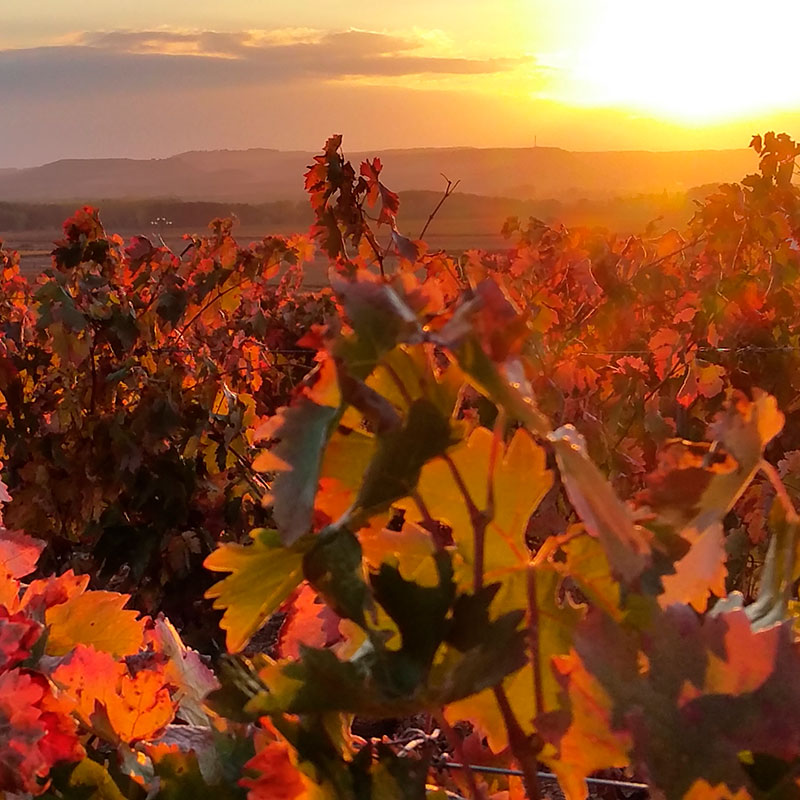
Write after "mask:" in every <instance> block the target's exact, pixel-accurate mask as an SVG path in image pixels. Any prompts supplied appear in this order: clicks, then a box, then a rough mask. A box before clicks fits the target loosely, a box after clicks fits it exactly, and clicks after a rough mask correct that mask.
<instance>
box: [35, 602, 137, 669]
mask: <svg viewBox="0 0 800 800" xmlns="http://www.w3.org/2000/svg"><path fill="white" fill-rule="evenodd" d="M129 599H130V597H129V596H128V595H125V594H118V593H117V592H105V591H90V592H85V593H83V594H76V595H73V596H72V597H70V598H69V599H68V600H67V601H66V602H65V603H61V604H59V605H55V606H51V607H50V608H48V609H47V610H46V611H45V615H44V619H45V624H46V625H47V627H48V636H47V644H46V652H47V653H48V655H52V656H63V655H66V654H67V653H69V652H70V651H71V650H72V649H73V648H74V647H75V646H76V645H79V644H81V645H91V646H92V647H94V648H95V649H96V650H102V651H104V652H107V653H111V654H112V655H114V656H117V657H119V656H125V655H130V654H132V653H136V652H138V650H139V647H140V645H141V643H142V637H143V635H144V621H143V620H140V619H139V612H138V611H133V610H125V609H124V608H123V606H125V604H126V603H127V602H128V600H129Z"/></svg>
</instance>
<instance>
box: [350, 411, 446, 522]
mask: <svg viewBox="0 0 800 800" xmlns="http://www.w3.org/2000/svg"><path fill="white" fill-rule="evenodd" d="M452 443H453V440H452V432H451V429H450V423H449V420H448V419H447V418H446V417H444V416H443V415H442V413H441V411H439V409H438V408H436V406H435V405H433V403H431V402H430V401H428V400H425V399H419V400H415V401H414V402H413V403H412V404H411V406H410V408H409V411H408V416H407V417H406V419H405V420H404V421H403V425H402V427H401V428H398V429H395V430H390V431H387V432H386V433H383V434H382V435H381V436H379V437H378V445H377V449H376V452H375V456H374V457H373V459H372V462H371V463H370V465H369V467H368V469H367V472H366V474H365V475H364V482H363V484H362V485H361V490H360V492H359V494H358V497H357V498H356V508H358V509H361V510H362V511H363V512H364V513H366V514H370V515H371V514H375V513H377V512H378V511H382V510H384V509H386V508H388V507H389V506H390V505H391V504H392V503H393V502H394V501H395V500H399V499H400V498H401V497H406V496H407V495H408V494H409V493H410V492H411V491H412V490H413V489H414V487H415V486H416V485H417V482H418V481H419V476H420V472H421V470H422V467H423V466H424V465H425V464H426V463H427V462H428V461H430V460H431V459H432V458H435V457H436V456H438V455H441V454H442V453H444V451H445V450H446V449H447V448H448V447H449V446H450V445H451V444H452Z"/></svg>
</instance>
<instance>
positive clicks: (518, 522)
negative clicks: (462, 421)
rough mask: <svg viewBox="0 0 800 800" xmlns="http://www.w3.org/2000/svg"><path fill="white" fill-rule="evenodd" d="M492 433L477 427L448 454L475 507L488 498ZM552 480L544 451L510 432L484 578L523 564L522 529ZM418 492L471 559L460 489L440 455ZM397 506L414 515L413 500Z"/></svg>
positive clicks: (498, 476) (497, 474)
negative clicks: (462, 442)
mask: <svg viewBox="0 0 800 800" xmlns="http://www.w3.org/2000/svg"><path fill="white" fill-rule="evenodd" d="M492 439H493V434H492V432H491V431H489V430H487V429H486V428H476V429H475V431H473V433H472V435H471V436H470V437H469V440H468V441H467V442H466V443H464V444H461V445H460V446H458V447H456V448H454V449H453V450H452V451H451V452H450V458H451V460H452V462H453V464H454V465H455V468H456V470H457V472H458V474H459V476H460V477H461V481H462V482H463V484H464V486H465V487H466V489H467V492H468V493H469V495H470V497H471V498H472V501H473V503H474V504H475V505H476V506H477V508H478V510H479V511H483V510H485V509H486V507H487V504H488V500H489V493H488V489H489V465H490V460H491V451H492V447H493V442H492ZM552 483H553V475H552V473H551V472H550V470H548V469H546V467H545V453H544V450H543V449H542V448H541V447H539V445H537V444H536V443H535V442H534V441H533V440H532V439H531V437H530V436H528V435H527V434H526V433H524V432H523V431H521V430H519V431H517V432H516V433H515V434H514V437H513V438H512V440H511V442H510V443H509V445H508V447H507V449H506V450H505V453H504V454H503V455H502V458H500V457H498V459H497V463H496V465H495V470H494V514H493V517H492V520H491V522H490V523H489V525H488V527H487V531H486V536H485V541H484V574H485V576H486V580H487V582H490V581H491V578H492V577H493V573H497V574H496V575H495V576H494V577H500V575H501V573H503V571H505V570H508V569H509V568H516V567H518V566H519V565H520V564H527V562H528V559H529V557H530V553H529V552H528V548H527V545H526V544H525V530H526V528H527V525H528V520H529V519H530V517H531V514H533V512H534V511H535V510H536V508H537V507H538V505H539V503H540V502H541V501H542V498H543V497H544V496H545V494H547V492H548V491H549V489H550V487H551V485H552ZM418 491H419V494H420V496H421V497H422V500H423V502H424V503H425V506H426V507H427V509H428V511H429V512H430V514H431V516H433V517H434V518H435V519H437V520H439V521H441V522H444V523H446V524H447V525H449V526H450V527H451V528H452V531H453V541H454V542H455V544H456V547H457V548H458V550H459V553H460V554H461V556H462V557H463V559H464V561H465V562H466V563H467V564H469V565H472V564H474V560H475V546H474V531H473V527H472V522H471V520H470V516H469V511H468V509H467V506H466V504H465V502H464V498H463V495H462V493H461V489H460V488H459V485H458V483H457V481H456V479H455V477H454V476H453V473H452V471H451V470H450V467H449V465H448V464H447V463H446V462H445V461H444V460H442V459H436V460H434V461H432V462H429V463H428V464H426V465H425V466H424V467H423V469H422V474H421V476H420V480H419V484H418ZM398 505H401V506H403V507H404V508H406V509H409V510H410V511H413V512H415V513H416V506H415V504H414V503H413V502H412V501H403V502H402V503H399V504H398Z"/></svg>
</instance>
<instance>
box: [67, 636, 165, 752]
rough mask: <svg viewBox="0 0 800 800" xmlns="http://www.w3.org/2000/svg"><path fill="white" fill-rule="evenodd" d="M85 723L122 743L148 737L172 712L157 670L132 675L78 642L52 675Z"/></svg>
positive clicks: (105, 655)
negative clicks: (109, 730) (98, 728)
mask: <svg viewBox="0 0 800 800" xmlns="http://www.w3.org/2000/svg"><path fill="white" fill-rule="evenodd" d="M52 678H53V681H54V682H55V683H56V685H58V686H60V687H61V688H62V689H63V690H64V695H65V696H66V697H67V698H69V700H70V701H71V702H72V703H73V704H74V706H75V711H76V712H77V713H78V715H79V716H80V717H81V719H82V720H83V721H84V722H85V723H86V724H87V725H89V726H92V727H94V726H98V727H105V725H104V723H105V724H106V725H108V726H109V727H110V728H111V731H112V732H113V733H114V734H116V736H117V737H118V738H119V739H120V740H121V741H123V742H128V743H131V742H134V741H139V740H142V739H152V738H154V737H155V736H157V735H158V734H159V733H160V732H161V731H162V730H163V728H165V727H166V726H167V725H168V724H169V723H170V722H171V721H172V719H173V717H174V715H175V703H173V701H172V699H171V697H170V686H169V684H168V683H167V680H166V677H165V675H164V671H163V668H160V667H157V668H146V669H141V670H139V671H138V672H136V674H135V675H132V674H131V673H130V672H129V671H128V668H127V667H126V666H125V664H124V663H123V662H120V661H115V660H114V658H113V657H112V656H111V655H110V654H108V653H103V652H100V651H97V650H95V649H94V648H93V647H84V646H83V645H78V646H77V647H76V648H75V651H74V652H73V653H72V654H71V655H70V656H69V658H68V659H67V660H66V661H65V662H63V663H62V664H61V665H60V666H59V667H57V668H56V670H55V671H54V672H53V675H52Z"/></svg>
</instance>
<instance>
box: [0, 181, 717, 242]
mask: <svg viewBox="0 0 800 800" xmlns="http://www.w3.org/2000/svg"><path fill="white" fill-rule="evenodd" d="M713 189H714V187H713V186H705V187H698V188H697V189H692V190H690V191H689V192H687V193H667V192H664V193H662V194H647V195H634V196H629V197H602V198H583V199H577V200H569V201H565V200H556V199H545V200H523V199H515V198H508V197H487V196H483V195H474V194H466V193H460V192H456V193H455V194H453V195H452V196H451V197H449V198H448V201H447V203H445V204H444V206H443V207H442V208H441V210H440V211H439V212H438V214H437V222H438V223H441V222H446V221H451V222H452V221H459V220H463V221H474V220H480V221H482V227H483V228H484V229H491V230H496V231H499V230H500V228H501V227H502V224H503V221H504V220H505V219H507V218H508V217H517V218H519V219H527V218H529V217H535V218H537V219H541V220H543V221H545V222H547V223H548V224H555V223H559V222H561V223H564V224H565V225H567V226H578V225H580V226H586V227H606V228H613V229H615V230H617V231H630V232H634V231H639V230H642V229H643V228H644V227H645V226H646V225H647V224H648V223H649V222H650V221H652V220H655V219H658V218H661V219H662V226H663V225H678V224H679V223H680V222H681V221H682V220H684V219H685V218H686V215H687V212H688V213H689V215H691V209H692V207H693V203H694V200H695V199H700V198H702V197H705V196H706V195H707V194H709V193H710V192H711V191H712V190H713ZM440 196H441V195H440V194H439V193H437V192H432V191H410V192H403V193H401V198H402V213H401V215H400V218H399V221H400V225H401V227H403V225H404V223H408V228H409V230H408V233H409V235H416V231H415V230H414V228H415V227H416V222H417V221H419V220H425V219H427V216H428V214H429V213H430V212H431V210H432V209H433V208H434V206H435V205H436V203H437V202H438V200H439V198H440ZM82 204H83V203H82V202H79V201H68V202H67V201H62V202H57V203H31V202H0V234H3V233H5V234H7V233H10V232H14V231H40V230H54V231H55V230H58V229H59V228H60V227H61V223H62V221H63V220H64V219H65V218H67V217H68V216H70V215H71V214H72V213H73V212H74V210H75V208H76V206H79V205H82ZM91 204H92V205H94V206H97V207H99V208H100V210H101V214H102V218H103V222H104V224H106V225H107V226H108V227H109V228H111V229H116V230H120V231H126V232H131V231H136V232H138V233H146V232H147V231H149V230H151V229H152V228H153V225H152V224H151V223H152V222H153V221H154V220H157V219H159V218H161V219H167V220H169V221H170V222H171V223H172V226H173V230H175V231H178V230H181V231H189V230H193V231H199V230H202V229H204V228H205V227H206V225H207V224H208V222H209V221H210V220H212V219H214V218H216V217H233V218H234V219H235V220H236V221H237V222H238V224H239V225H241V226H242V227H245V228H249V229H252V228H262V229H263V230H264V232H265V233H267V232H281V231H283V232H286V231H289V230H298V229H302V228H304V227H306V226H307V225H308V224H309V223H310V222H311V214H310V210H309V208H308V205H307V203H305V202H304V201H300V202H296V201H293V200H277V201H271V202H264V203H228V202H212V201H184V200H177V199H169V198H167V199H149V200H102V199H101V200H92V201H91Z"/></svg>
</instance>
